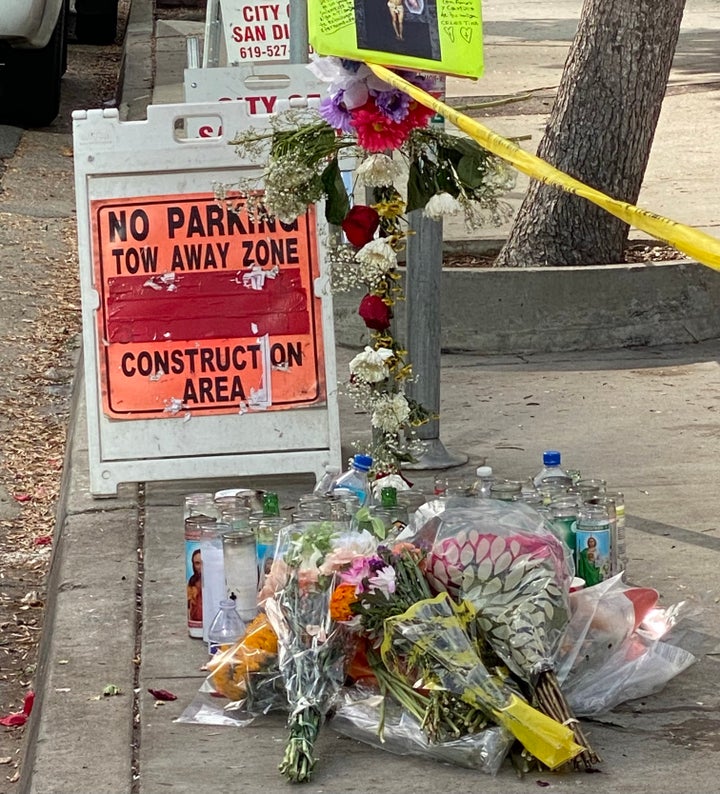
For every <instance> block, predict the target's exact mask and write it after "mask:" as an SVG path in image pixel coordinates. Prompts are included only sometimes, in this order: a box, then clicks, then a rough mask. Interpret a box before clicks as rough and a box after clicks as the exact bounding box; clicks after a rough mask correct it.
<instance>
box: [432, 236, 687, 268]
mask: <svg viewBox="0 0 720 794" xmlns="http://www.w3.org/2000/svg"><path fill="white" fill-rule="evenodd" d="M497 255H498V251H492V252H490V253H486V254H467V253H465V254H446V255H445V257H444V258H443V267H444V268H460V267H464V268H492V267H493V265H494V263H495V259H496V258H497ZM678 260H688V261H689V260H690V257H688V256H686V255H685V254H683V253H681V252H680V251H678V250H677V248H673V247H672V246H671V245H666V244H664V243H655V242H632V243H629V244H628V246H627V248H626V249H625V259H624V262H618V263H617V264H642V263H643V262H675V261H678Z"/></svg>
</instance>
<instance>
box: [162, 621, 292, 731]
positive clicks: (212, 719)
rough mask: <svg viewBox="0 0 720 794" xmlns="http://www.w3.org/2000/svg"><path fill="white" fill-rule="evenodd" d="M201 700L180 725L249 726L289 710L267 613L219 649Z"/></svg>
mask: <svg viewBox="0 0 720 794" xmlns="http://www.w3.org/2000/svg"><path fill="white" fill-rule="evenodd" d="M206 669H207V670H208V671H209V672H208V676H207V678H206V679H205V680H204V681H203V683H202V685H201V686H200V689H199V691H198V694H197V696H196V697H195V698H194V699H193V701H192V703H191V704H190V705H189V706H188V707H187V708H186V709H185V711H183V713H182V715H181V716H180V717H179V718H178V720H177V722H188V723H202V724H204V725H237V726H242V725H248V724H250V723H251V722H252V721H253V719H254V718H255V717H256V716H258V715H261V714H268V713H269V712H271V711H287V698H286V696H285V687H284V683H283V679H282V675H281V673H280V669H279V667H278V656H277V638H276V636H275V632H274V631H273V630H272V628H271V627H270V624H269V623H268V620H267V618H266V616H265V614H264V613H262V612H261V613H260V614H258V616H257V617H256V618H255V619H254V620H253V621H252V622H251V623H250V624H248V627H247V630H246V632H245V634H244V635H243V636H242V637H241V638H240V639H239V640H238V641H237V642H235V643H233V644H232V645H230V646H228V647H227V648H223V649H222V650H220V651H218V652H217V653H216V654H215V655H214V656H213V657H212V658H211V659H210V661H209V662H208V664H207V666H206Z"/></svg>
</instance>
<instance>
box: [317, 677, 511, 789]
mask: <svg viewBox="0 0 720 794" xmlns="http://www.w3.org/2000/svg"><path fill="white" fill-rule="evenodd" d="M330 727H331V728H333V729H334V730H336V731H337V732H338V733H340V734H342V735H343V736H348V737H349V738H351V739H356V740H357V741H360V742H363V743H365V744H369V745H372V746H373V747H376V748H378V749H380V750H386V751H387V752H390V753H394V754H395V755H417V756H421V757H424V758H434V759H435V760H437V761H442V762H444V763H447V764H454V765H456V766H463V767H466V768H468V769H476V770H478V771H480V772H485V773H487V774H490V775H495V774H497V772H498V771H499V769H500V767H501V765H502V763H503V760H504V759H505V757H506V755H507V753H508V751H509V750H510V747H511V746H512V743H513V741H514V738H513V737H512V736H511V735H510V734H509V733H508V732H507V731H505V730H504V729H503V728H501V727H500V726H499V725H489V726H487V727H484V728H483V729H482V730H480V731H478V732H477V733H470V734H465V735H464V736H460V737H458V738H457V739H448V740H445V741H441V742H436V743H434V742H430V741H429V740H428V737H427V734H426V733H425V731H424V730H423V728H422V726H421V725H420V722H419V721H418V720H417V719H415V717H413V716H412V714H409V713H408V712H407V711H406V710H405V709H403V708H401V707H400V705H398V704H397V703H395V702H394V701H393V700H392V699H391V698H388V697H383V696H382V695H381V694H380V692H379V690H378V689H377V688H374V687H364V686H359V685H355V686H353V687H350V688H348V689H345V690H343V692H342V693H341V697H340V698H339V699H338V702H337V706H336V710H335V712H334V714H333V718H332V720H331V721H330Z"/></svg>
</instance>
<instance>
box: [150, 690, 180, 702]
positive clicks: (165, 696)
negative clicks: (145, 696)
mask: <svg viewBox="0 0 720 794" xmlns="http://www.w3.org/2000/svg"><path fill="white" fill-rule="evenodd" d="M148 692H149V693H150V694H151V695H152V696H153V697H154V698H155V700H177V695H173V693H172V692H168V691H167V689H148Z"/></svg>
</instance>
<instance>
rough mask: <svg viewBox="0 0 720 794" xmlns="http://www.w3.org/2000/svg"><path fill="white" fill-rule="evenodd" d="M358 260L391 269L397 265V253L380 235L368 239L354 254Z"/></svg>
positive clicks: (365, 263)
mask: <svg viewBox="0 0 720 794" xmlns="http://www.w3.org/2000/svg"><path fill="white" fill-rule="evenodd" d="M355 258H356V259H357V261H358V262H360V263H361V264H364V265H373V266H374V265H379V266H381V267H383V268H384V269H385V270H391V269H392V268H394V267H396V266H397V254H396V253H395V251H393V249H392V246H391V245H390V243H388V241H387V240H385V239H384V238H382V237H378V238H376V239H375V240H370V242H369V243H367V245H364V246H363V247H362V248H361V249H360V250H359V251H358V252H357V254H355Z"/></svg>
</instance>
